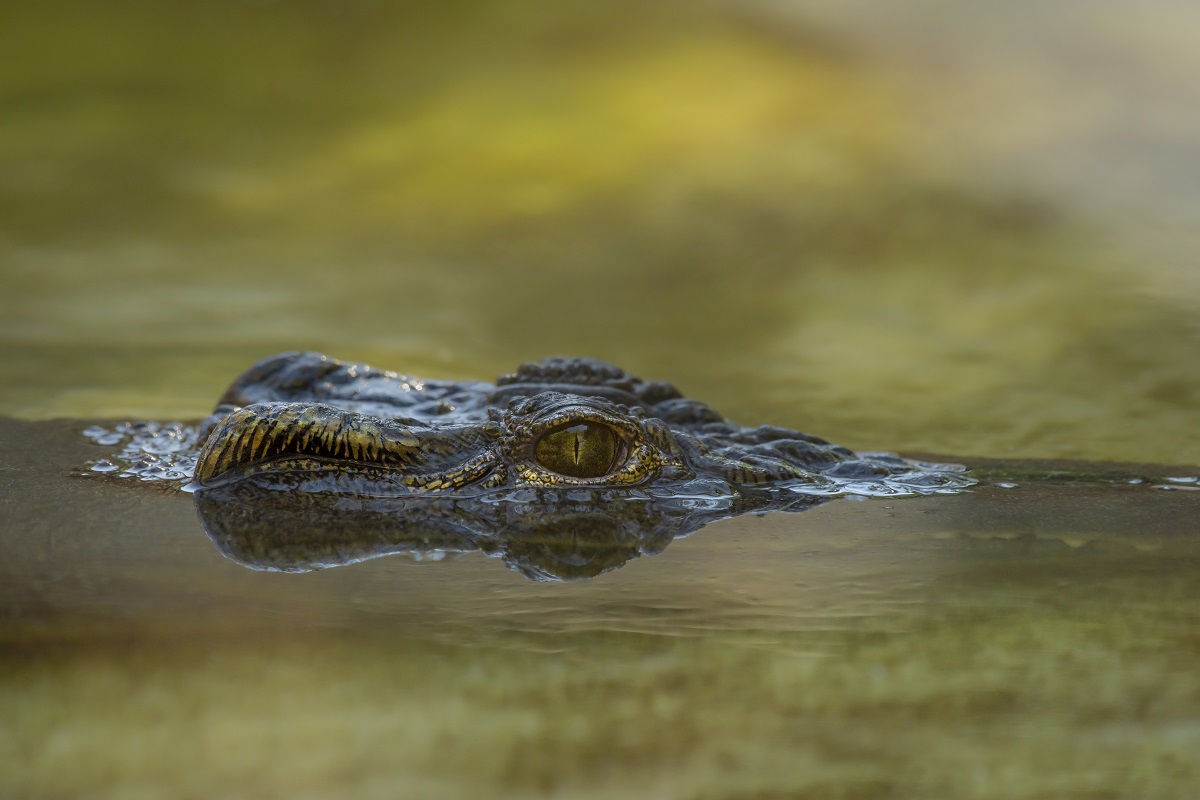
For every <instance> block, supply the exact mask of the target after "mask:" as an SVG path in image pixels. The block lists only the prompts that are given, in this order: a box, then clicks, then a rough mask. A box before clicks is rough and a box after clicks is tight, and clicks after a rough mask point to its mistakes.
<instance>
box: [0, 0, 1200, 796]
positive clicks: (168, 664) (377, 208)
mask: <svg viewBox="0 0 1200 800" xmlns="http://www.w3.org/2000/svg"><path fill="white" fill-rule="evenodd" d="M1198 22H1200V18H1198V12H1197V11H1196V9H1195V7H1194V4H1190V3H1185V2H1182V0H1178V1H1177V0H1156V1H1155V2H1152V3H1145V4H1137V5H1133V4H1126V3H1121V2H1118V1H1117V0H1098V1H1097V2H1095V3H1090V4H1089V6H1088V8H1087V9H1082V8H1078V9H1076V8H1074V7H1073V6H1070V5H1061V4H1060V5H1054V6H1047V5H1046V4H1040V3H1034V2H1031V1H1030V2H1026V0H1021V1H1020V2H1012V3H1006V4H1003V5H995V7H994V8H989V9H983V8H976V7H974V6H971V7H966V6H963V5H962V4H956V3H949V2H945V0H909V1H908V2H905V3H899V4H886V5H884V4H880V3H872V2H866V0H863V1H862V2H839V3H831V2H830V3H826V2H823V1H822V0H812V2H794V3H793V2H773V1H771V0H766V1H764V2H754V3H720V2H716V3H707V4H695V3H674V2H667V3H654V4H644V3H617V4H612V3H609V4H604V5H603V6H600V5H596V4H585V3H572V2H566V3H564V2H554V3H551V2H543V1H542V0H519V2H512V3H487V2H473V3H467V4H459V5H456V6H454V7H453V8H449V7H447V8H445V9H443V8H441V7H440V6H439V7H438V8H436V9H435V8H434V7H433V6H428V7H426V6H420V7H418V6H408V5H405V4H379V3H371V2H359V1H358V0H354V1H352V2H337V3H335V2H328V3H327V2H320V0H315V1H314V2H304V3H290V4H277V3H241V2H233V1H232V0H229V1H228V2H217V3H207V4H203V5H196V6H187V5H179V4H161V3H152V2H131V3H125V4H122V5H121V6H120V8H115V7H106V8H103V9H102V8H100V7H99V6H98V5H95V4H88V3H82V2H75V3H72V2H63V3H56V4H51V5H46V4H25V5H24V6H23V7H18V8H11V9H9V8H6V9H5V10H4V11H0V45H2V46H0V112H2V119H3V121H4V122H3V125H0V287H2V289H3V291H0V363H3V366H4V376H5V379H4V381H2V382H0V417H3V421H0V540H2V541H3V543H4V546H5V552H6V558H5V559H4V561H3V563H2V564H0V598H2V600H0V613H2V614H3V617H4V619H5V625H4V628H3V633H2V634H0V636H2V637H3V639H2V641H3V645H2V650H0V659H2V660H3V667H2V668H0V795H4V796H14V797H60V796H61V797H75V796H92V797H139V796H145V797H160V796H179V797H197V796H229V797H239V796H241V797H256V798H257V797H272V796H276V797H305V796H312V797H319V796H329V795H333V794H342V793H345V792H347V791H353V792H354V793H356V794H359V795H363V796H378V797H396V796H405V797H431V798H432V797H472V796H480V797H486V796H504V797H540V796H570V797H614V796H637V797H670V798H676V797H681V798H702V797H739V798H749V797H755V798H768V797H772V798H773V797H793V796H799V797H864V798H865V797H872V798H875V797H921V798H927V797H956V798H985V797H986V798H1016V797H1029V798H1035V797H1089V798H1102V797H1103V798H1109V797H1113V798H1115V797H1122V798H1124V797H1129V798H1134V797H1136V798H1147V797H1153V798H1168V797H1189V796H1192V795H1194V794H1196V793H1197V792H1198V791H1200V774H1197V767H1196V766H1195V764H1196V759H1195V757H1194V754H1195V752H1197V750H1198V749H1200V679H1198V678H1197V677H1196V669H1195V666H1196V663H1197V659H1198V658H1200V639H1197V635H1196V632H1195V631H1196V630H1197V623H1198V622H1200V592H1198V591H1197V589H1196V586H1197V585H1198V584H1197V578H1198V577H1200V561H1198V560H1197V555H1198V554H1197V548H1198V547H1200V544H1198V543H1200V530H1197V527H1198V525H1200V513H1198V512H1200V507H1198V506H1197V503H1198V502H1200V492H1198V491H1195V490H1194V487H1195V486H1196V485H1197V484H1196V483H1195V482H1189V481H1187V480H1177V481H1169V480H1167V478H1171V477H1173V478H1179V479H1187V478H1194V477H1196V476H1197V475H1198V473H1200V470H1198V469H1197V467H1195V466H1190V467H1189V466H1177V467H1163V468H1146V469H1143V468H1137V467H1119V466H1118V467H1109V466H1104V465H1100V464H1096V463H1091V464H1084V465H1079V464H1075V465H1068V466H1066V467H1063V468H1062V469H1061V470H1058V471H1057V472H1056V471H1055V470H1056V469H1057V468H1054V469H1052V468H1051V467H1052V465H1048V464H1047V463H1046V462H1040V461H1039V462H1015V461H1011V460H1010V461H1004V462H1003V463H1002V464H1001V465H1000V467H995V468H994V469H995V471H994V472H990V473H986V474H989V475H994V477H993V478H992V479H989V481H988V482H987V483H986V484H985V485H983V486H980V487H978V488H976V489H974V490H972V491H971V492H969V493H965V494H961V495H954V496H936V497H920V498H908V499H903V498H900V499H871V500H866V501H851V500H845V499H840V500H835V501H832V502H828V503H825V504H823V505H820V506H819V507H815V508H811V509H809V510H806V511H804V513H791V514H782V513H780V514H770V515H767V516H764V517H753V516H749V517H747V516H743V517H738V518H735V519H727V520H722V521H719V522H715V523H713V524H712V525H709V526H708V527H705V528H703V529H702V530H700V531H698V532H696V533H695V534H693V535H691V536H690V537H688V538H685V539H679V540H675V541H670V542H669V546H667V547H666V548H665V549H664V550H663V551H662V552H660V553H658V554H656V555H649V554H647V553H642V554H640V555H639V557H637V558H633V559H632V560H630V561H629V562H628V563H625V564H624V565H623V566H620V567H619V568H617V569H614V570H611V571H609V572H606V573H604V574H603V575H600V576H599V577H598V578H595V579H594V580H591V581H582V582H566V583H559V584H544V583H534V582H530V581H529V580H527V579H526V578H525V577H523V576H522V574H520V573H519V572H517V571H514V570H512V569H508V568H507V567H506V564H505V561H504V559H503V557H502V555H501V554H499V553H493V555H495V556H497V557H495V558H490V557H488V555H486V554H485V553H483V552H480V551H470V552H465V553H461V554H458V555H455V554H453V553H450V552H448V551H447V552H446V553H444V554H443V555H441V556H439V559H440V560H436V563H424V562H422V563H413V561H412V559H407V560H406V559H405V558H402V557H389V558H378V559H373V560H369V561H365V562H363V563H358V564H353V565H350V566H346V567H344V568H338V569H330V570H324V571H318V572H312V573H305V574H301V575H290V574H276V573H265V572H260V571H253V570H249V569H246V568H245V566H243V565H242V564H239V563H237V562H235V561H233V560H230V559H228V558H226V557H225V556H223V555H221V553H220V551H219V550H218V549H217V548H216V547H214V546H213V543H212V542H211V541H210V539H209V537H208V536H206V534H205V531H204V528H203V527H202V525H201V522H200V520H199V519H198V517H197V511H196V508H195V501H194V500H193V498H192V497H190V496H188V495H185V494H175V493H168V492H164V491H159V490H156V489H154V488H153V487H147V486H138V485H135V484H133V483H131V482H121V481H119V480H117V479H115V478H113V477H111V476H110V477H105V476H102V475H93V476H92V477H91V478H90V479H85V478H81V477H78V475H77V473H78V472H80V471H82V470H81V469H80V467H82V465H83V464H84V463H85V462H87V461H89V460H91V459H95V458H103V457H105V456H106V455H111V454H107V453H105V452H104V451H103V447H104V446H102V445H99V444H97V443H95V442H93V441H90V440H89V439H88V438H87V437H85V436H83V431H84V430H85V429H87V428H88V427H89V426H90V425H92V424H95V423H96V422H97V421H98V422H99V423H100V424H101V425H102V426H104V427H106V429H107V428H110V427H111V426H112V425H113V424H114V423H113V422H112V420H161V421H169V420H184V421H188V420H194V419H197V418H200V417H202V416H203V415H205V414H207V413H208V412H209V411H210V410H211V407H212V404H213V402H214V401H215V399H216V398H217V396H218V395H219V394H220V393H221V391H222V390H223V389H224V387H225V386H226V385H227V384H228V382H229V381H230V380H231V379H232V378H233V377H234V376H235V375H236V374H238V373H239V372H240V371H241V370H243V369H244V368H245V367H247V366H248V365H249V364H251V363H252V362H254V361H255V360H257V359H259V358H261V357H263V356H266V355H269V354H271V353H274V352H278V351H283V350H294V349H314V350H320V351H324V352H329V353H331V354H333V355H336V356H339V357H343V358H349V359H357V360H363V361H369V362H372V363H375V364H377V365H379V366H380V367H384V368H391V369H397V370H401V371H404V372H409V373H413V374H417V375H422V376H426V377H430V378H451V379H467V378H470V379H491V378H493V377H494V376H495V375H497V374H499V373H501V372H505V371H508V370H511V369H512V368H513V367H514V366H515V365H516V364H517V363H519V362H521V361H525V360H531V359H536V358H539V357H542V356H545V355H553V354H579V355H591V356H595V357H599V358H604V359H608V360H611V361H613V362H616V363H619V364H621V365H622V366H623V367H626V368H627V369H629V370H630V371H631V372H635V373H638V374H641V375H643V376H645V377H648V378H662V379H666V380H670V381H672V382H674V383H675V384H677V385H678V386H679V387H680V388H681V389H682V390H683V391H684V392H685V393H686V394H688V395H689V396H692V397H696V398H698V399H701V400H704V401H707V402H710V403H711V404H712V405H713V406H714V407H716V408H717V409H719V410H720V411H721V412H723V413H725V414H727V415H729V416H730V417H731V418H733V419H734V420H736V421H738V422H742V423H759V422H764V423H766V422H769V423H774V424H779V425H784V426H787V427H791V428H797V429H801V430H805V431H810V432H812V433H815V434H818V435H820V436H824V437H827V438H830V439H832V440H835V441H837V442H839V443H842V444H845V445H848V446H850V447H853V448H855V449H859V450H895V451H900V452H905V453H910V454H911V453H929V452H931V453H942V454H946V453H948V454H952V455H953V457H954V458H956V459H962V460H966V461H968V462H969V463H975V464H981V465H985V466H986V465H987V464H991V462H988V461H984V460H981V459H977V458H975V457H991V458H1000V459H1014V458H1022V459H1047V458H1075V459H1085V460H1087V461H1088V462H1149V463H1158V464H1166V465H1195V464H1197V463H1200V437H1197V436H1196V435H1195V434H1194V431H1196V430H1197V408H1198V407H1200V368H1198V367H1200V322H1198V320H1200V279H1198V278H1197V275H1198V274H1200V273H1198V272H1197V270H1196V264H1197V261H1198V259H1200V241H1198V240H1197V239H1196V236H1195V233H1194V231H1195V230H1196V229H1197V225H1198V224H1200V195H1197V193H1196V190H1195V187H1196V186H1197V185H1200V183H1198V182H1197V181H1196V180H1195V177H1196V169H1197V164H1200V151H1198V149H1197V144H1196V142H1198V141H1200V111H1197V109H1200V102H1198V100H1200V98H1197V97H1196V92H1197V91H1198V90H1197V88H1196V86H1197V84H1196V82H1195V81H1194V80H1191V76H1192V75H1194V74H1195V73H1196V69H1197V68H1198V67H1200V64H1197V63H1196V58H1197V56H1196V52H1197V51H1196V49H1195V47H1194V42H1193V39H1194V37H1192V36H1191V35H1190V34H1189V31H1191V30H1194V29H1195V25H1196V24H1197V23H1198ZM56 417H65V418H69V419H70V420H71V421H67V422H53V423H51V422H31V421H30V420H49V419H52V418H56ZM85 420H86V421H85ZM989 469H991V467H989ZM1080 472H1084V473H1088V474H1089V475H1090V477H1088V478H1087V479H1085V480H1079V479H1078V475H1079V473H1080ZM1139 477H1140V478H1144V479H1145V480H1143V482H1142V483H1129V482H1128V481H1129V480H1130V479H1134V478H1139ZM1000 483H1005V484H1015V485H1014V486H1012V487H1011V488H1002V487H1000V486H999V485H998V484H1000ZM1164 486H1166V487H1169V488H1160V487H1164ZM426 560H427V561H430V560H434V559H432V558H429V559H426Z"/></svg>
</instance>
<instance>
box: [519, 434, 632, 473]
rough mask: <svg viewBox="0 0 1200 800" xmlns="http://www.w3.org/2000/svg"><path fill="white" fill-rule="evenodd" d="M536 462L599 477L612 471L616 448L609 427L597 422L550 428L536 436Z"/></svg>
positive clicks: (554, 468) (570, 471) (567, 471)
mask: <svg viewBox="0 0 1200 800" xmlns="http://www.w3.org/2000/svg"><path fill="white" fill-rule="evenodd" d="M534 450H535V453H534V455H535V458H536V459H537V462H538V463H539V464H541V465H542V466H543V467H545V468H546V469H548V470H550V471H551V472H557V473H558V474H560V475H565V476H567V477H569V478H600V477H603V476H605V475H607V474H608V473H610V472H612V470H613V467H614V465H615V464H616V461H617V454H618V451H619V450H620V447H619V439H618V437H617V434H616V432H615V431H613V429H612V428H611V427H610V426H608V425H604V424H601V423H598V422H577V423H575V424H567V425H563V426H560V427H558V428H553V429H551V430H550V431H548V432H547V433H545V434H544V435H543V436H542V438H540V439H538V442H537V445H536V446H535V448H534Z"/></svg>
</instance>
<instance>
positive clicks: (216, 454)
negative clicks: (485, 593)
mask: <svg viewBox="0 0 1200 800" xmlns="http://www.w3.org/2000/svg"><path fill="white" fill-rule="evenodd" d="M86 433H88V435H89V436H91V437H92V438H93V439H95V440H96V441H98V442H101V443H104V444H115V443H117V442H118V441H120V440H123V439H124V438H130V439H131V441H130V442H129V443H128V444H127V445H126V447H125V451H124V453H123V457H119V458H117V461H123V463H124V464H125V466H124V468H123V469H122V468H121V467H119V466H117V464H114V463H113V461H112V460H108V459H105V460H101V461H98V462H96V463H95V464H94V465H93V467H92V468H93V469H94V470H97V471H102V472H113V471H118V470H122V471H121V472H120V473H119V474H121V475H126V476H128V475H135V476H137V477H140V478H142V479H144V480H145V479H149V480H158V481H170V480H172V479H175V480H178V479H179V478H180V476H181V475H184V474H186V475H188V476H190V477H191V482H190V483H189V484H188V485H187V486H186V487H184V488H186V489H188V490H189V491H192V492H193V493H194V499H195V503H196V508H197V511H198V513H199V516H200V520H201V523H202V525H203V526H204V529H205V531H206V532H207V534H208V536H209V537H210V539H211V540H212V542H213V543H214V545H215V546H216V547H217V549H218V550H219V551H220V552H221V553H223V554H224V555H225V556H227V557H228V558H230V559H232V560H234V561H236V562H238V563H240V564H242V565H243V566H247V567H250V568H253V569H258V570H269V571H283V572H307V571H312V570H317V569H324V568H328V567H333V566H340V565H345V564H351V563H355V562H358V561H363V560H366V559H370V558H377V557H380V556H385V555H395V554H406V555H408V556H410V557H412V558H415V559H418V560H440V559H441V558H444V557H446V556H447V555H450V554H455V553H464V552H471V551H482V552H484V553H486V554H488V555H491V556H495V557H498V558H501V559H502V560H503V561H504V562H505V563H506V564H507V565H508V566H509V567H510V568H512V569H514V570H516V571H517V572H519V573H521V574H522V575H524V576H525V577H527V578H529V579H531V580H538V581H545V580H570V579H577V578H589V577H594V576H596V575H599V574H601V573H603V572H607V571H609V570H612V569H615V568H617V567H619V566H621V565H622V564H624V563H626V562H627V561H629V560H630V559H632V558H637V557H639V556H643V555H652V554H654V553H657V552H660V551H661V550H662V549H663V548H664V547H666V545H667V544H668V543H669V542H671V541H673V540H674V539H677V538H680V537H683V536H687V535H689V534H691V533H693V532H695V531H697V530H699V529H700V528H702V527H704V526H705V525H707V524H708V523H710V522H713V521H715V520H719V519H725V518H728V517H733V516H737V515H740V514H744V513H747V512H766V511H786V512H796V511H804V510H807V509H810V508H813V507H814V506H817V505H820V504H821V503H824V502H827V501H829V500H831V499H833V498H835V497H839V496H844V495H858V496H864V495H866V496H875V495H911V494H933V493H942V492H956V491H960V490H961V489H963V488H964V487H967V486H969V485H971V484H973V483H974V480H973V479H972V478H970V477H969V476H968V475H966V474H964V471H963V468H962V467H959V466H957V465H953V464H929V463H923V462H918V461H911V460H906V459H903V458H900V457H898V456H896V455H893V454H890V453H855V452H853V451H851V450H849V449H848V448H845V447H841V446H838V445H834V444H830V443H829V442H827V441H825V440H823V439H820V438H818V437H816V436H812V435H809V434H806V433H801V432H799V431H794V430H790V429H787V428H781V427H776V426H770V425H760V426H757V427H746V426H742V425H738V424H736V423H733V422H730V421H729V420H727V419H726V418H725V417H723V416H722V415H721V414H719V413H717V412H716V411H715V410H714V409H712V408H711V407H710V406H708V405H705V404H704V403H702V402H699V401H697V400H693V399H690V398H687V397H685V396H684V395H683V394H682V393H681V392H680V391H679V390H678V389H676V388H675V387H674V386H672V385H671V384H669V383H664V382H661V381H646V380H642V379H641V378H638V377H635V376H633V375H630V374H629V373H627V372H626V371H625V370H623V369H620V368H619V367H616V366H613V365H611V364H607V363H604V362H601V361H597V360H593V359H587V358H549V359H545V360H543V361H540V362H536V363H529V364H523V365H521V366H520V367H519V368H518V369H517V370H516V371H515V372H513V373H511V374H506V375H502V376H500V378H498V379H497V380H496V381H495V382H494V383H486V382H482V381H444V380H424V379H421V378H416V377H412V376H407V375H401V374H398V373H396V372H392V371H387V370H379V369H376V368H374V367H371V366H368V365H366V364H361V363H357V362H351V361H340V360H338V359H335V358H331V357H329V356H326V355H322V354H320V353H311V352H294V353H284V354H281V355H277V356H273V357H271V358H268V359H266V360H264V361H261V362H259V363H257V364H255V365H254V366H252V367H251V368H250V369H249V370H247V371H246V372H245V373H243V374H242V375H241V376H240V377H238V378H237V379H236V380H235V381H234V382H233V384H232V385H230V387H229V388H228V389H227V390H226V391H225V393H224V394H223V395H222V396H221V398H220V399H219V401H218V402H217V405H216V408H215V410H214V412H213V413H212V415H210V416H209V417H208V418H207V419H205V420H204V421H203V422H202V423H201V424H200V425H199V426H196V427H192V426H183V425H177V424H176V425H168V426H161V425H159V424H158V423H128V424H126V425H125V426H123V427H120V428H118V430H117V431H108V430H105V429H102V428H99V427H96V428H94V429H89V431H88V432H86Z"/></svg>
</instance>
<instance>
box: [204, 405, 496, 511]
mask: <svg viewBox="0 0 1200 800" xmlns="http://www.w3.org/2000/svg"><path fill="white" fill-rule="evenodd" d="M496 437H497V431H496V430H495V428H494V426H489V425H486V424H485V425H472V426H461V427H457V428H448V429H447V428H443V429H437V430H435V429H428V428H414V427H409V426H406V425H402V424H400V423H398V422H393V421H389V420H382V419H378V418H376V417H370V416H366V415H363V414H355V413H352V412H349V411H343V410H341V409H338V408H334V407H333V406H328V405H323V404H297V403H255V404H252V405H248V406H246V407H244V408H240V409H238V410H237V411H234V412H232V413H230V414H229V415H228V416H226V417H225V418H224V419H223V420H222V421H221V422H220V423H219V424H218V425H217V426H216V428H214V430H213V431H212V433H210V434H209V436H208V440H207V441H206V442H205V444H204V447H203V449H202V450H201V451H200V457H199V460H198V461H197V464H196V474H195V480H196V483H198V484H200V486H202V487H207V486H215V485H219V484H221V483H227V482H229V481H233V480H239V479H242V478H247V477H250V476H264V477H266V476H269V479H270V481H271V482H274V483H277V484H278V485H279V488H291V486H292V485H294V484H295V480H291V479H290V478H294V477H295V476H301V475H303V476H307V477H308V478H311V477H312V476H313V474H314V473H320V474H325V475H329V476H341V477H357V478H361V479H362V480H364V481H371V482H377V481H384V482H385V483H387V484H389V485H392V486H394V487H395V488H396V489H397V490H399V491H403V490H405V489H409V490H416V491H420V490H428V491H439V490H441V491H445V490H450V489H455V488H459V487H463V486H467V485H470V484H477V483H480V482H481V481H484V480H485V479H486V478H488V477H489V475H490V474H491V473H493V472H494V470H495V466H496V461H497V459H496V453H495V449H494V444H495V440H496Z"/></svg>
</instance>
